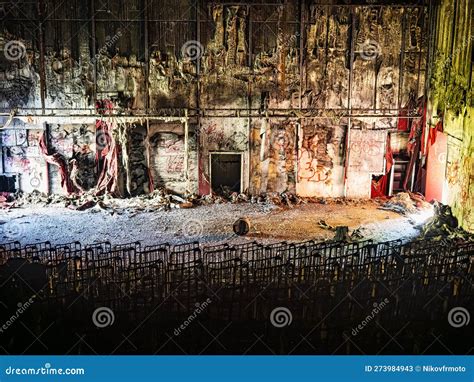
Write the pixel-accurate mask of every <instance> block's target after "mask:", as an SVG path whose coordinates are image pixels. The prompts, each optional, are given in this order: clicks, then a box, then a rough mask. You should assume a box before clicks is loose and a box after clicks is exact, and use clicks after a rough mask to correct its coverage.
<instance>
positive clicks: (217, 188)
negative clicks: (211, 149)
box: [211, 153, 242, 194]
mask: <svg viewBox="0 0 474 382" xmlns="http://www.w3.org/2000/svg"><path fill="white" fill-rule="evenodd" d="M241 174H242V154H234V153H229V154H223V153H218V154H214V153H213V154H211V188H212V191H213V192H214V193H216V194H224V193H229V192H241V177H242V176H241Z"/></svg>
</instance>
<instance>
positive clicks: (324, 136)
mask: <svg viewBox="0 0 474 382" xmlns="http://www.w3.org/2000/svg"><path fill="white" fill-rule="evenodd" d="M302 130H303V132H302V133H303V137H302V139H301V145H300V148H299V150H298V181H299V182H301V181H307V182H328V181H330V178H331V171H332V168H333V159H332V158H331V156H330V154H329V151H328V145H330V144H332V139H333V129H332V127H328V126H325V125H319V124H315V125H306V126H304V127H303V129H302Z"/></svg>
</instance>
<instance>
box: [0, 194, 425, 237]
mask: <svg viewBox="0 0 474 382" xmlns="http://www.w3.org/2000/svg"><path fill="white" fill-rule="evenodd" d="M378 207H379V205H378V204H376V203H374V202H372V201H359V202H357V203H356V204H351V205H347V204H339V203H326V204H321V203H304V204H299V205H297V206H293V207H286V206H285V207H281V206H275V205H267V204H264V205H262V204H251V203H237V204H233V203H223V204H209V205H200V206H195V207H194V208H189V209H171V210H169V211H152V212H146V211H136V210H133V209H122V210H104V209H100V208H98V207H95V208H91V209H88V210H86V211H76V210H70V209H68V208H65V207H58V206H45V207H40V206H26V207H21V208H13V209H10V210H0V241H1V242H8V241H19V242H20V243H21V244H22V245H25V244H34V243H38V242H44V241H49V242H51V244H54V245H57V244H62V243H68V242H72V241H80V242H81V243H82V244H90V243H94V242H103V241H110V242H111V243H112V244H121V243H127V242H133V241H140V242H141V243H142V244H144V245H151V244H157V243H163V242H169V243H171V244H175V243H183V242H189V241H193V240H199V241H201V242H206V243H217V242H222V241H226V242H234V243H236V242H239V243H240V242H244V241H246V240H258V241H261V242H273V241H282V240H288V241H301V240H308V239H318V240H319V239H321V240H324V239H331V238H333V237H334V231H332V230H331V229H328V228H327V227H326V228H324V227H323V226H321V224H319V223H320V222H321V221H323V222H324V223H325V224H327V226H338V225H347V226H348V227H349V233H350V234H351V233H352V232H353V231H354V230H356V229H359V230H358V231H359V233H360V234H362V236H363V238H364V239H374V240H376V241H385V240H394V239H403V240H410V239H413V238H415V237H416V236H418V235H419V233H420V228H421V226H422V224H423V222H424V221H425V220H426V219H427V218H428V217H429V216H430V211H429V210H422V211H417V212H415V213H411V214H407V215H400V214H398V213H396V212H392V211H386V210H381V209H378ZM238 218H247V219H248V220H249V221H250V224H251V229H250V232H249V234H248V235H246V236H245V237H238V236H236V235H234V233H233V230H232V225H233V223H234V222H235V220H236V219H238ZM323 225H324V224H323Z"/></svg>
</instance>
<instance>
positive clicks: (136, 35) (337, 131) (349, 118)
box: [0, 0, 428, 197]
mask: <svg viewBox="0 0 474 382" xmlns="http://www.w3.org/2000/svg"><path fill="white" fill-rule="evenodd" d="M45 1H46V0H45ZM46 2H47V3H48V1H46ZM73 3H74V1H73ZM149 3H151V5H152V6H151V7H150V8H149V9H148V10H147V12H148V19H149V20H150V21H149V22H148V23H146V22H145V20H144V19H143V16H142V15H143V12H142V13H140V12H138V11H139V10H140V7H141V5H140V4H139V2H136V4H135V2H127V5H123V4H122V3H121V2H119V1H115V0H114V1H110V2H108V4H109V6H110V7H111V9H113V10H114V12H113V14H114V15H115V17H116V18H117V20H112V19H111V20H108V18H110V17H111V16H110V12H109V13H107V12H106V10H104V9H95V10H92V9H88V6H85V5H84V4H83V3H81V6H78V7H77V9H75V8H74V7H73V8H74V9H73V11H71V7H70V6H68V7H65V6H61V5H60V6H55V7H53V8H54V9H55V21H48V22H46V23H45V24H44V25H43V31H44V38H43V41H41V39H40V40H39V41H40V44H39V46H38V37H41V36H36V35H31V34H30V32H28V31H25V30H23V29H21V28H19V27H18V22H15V17H19V16H21V15H15V9H12V10H11V12H12V15H11V17H10V18H8V21H7V22H6V30H7V32H6V33H5V34H4V35H3V36H2V42H3V44H0V45H2V46H0V48H3V47H4V46H5V44H7V43H8V42H11V41H15V42H16V44H17V45H18V46H19V47H20V48H23V47H24V48H25V51H24V55H21V56H20V57H19V58H18V59H16V60H9V59H6V60H1V62H0V65H1V68H0V69H2V70H3V72H2V71H0V74H1V73H4V74H3V76H4V77H5V80H6V81H5V85H4V86H3V88H0V108H1V109H2V110H3V111H5V112H6V113H8V112H10V110H12V109H14V108H15V109H17V110H19V113H23V114H25V115H28V114H32V115H40V114H42V108H43V107H44V108H45V110H46V111H45V113H46V114H48V113H49V111H47V110H49V109H54V111H53V112H51V113H54V115H56V116H62V117H63V121H65V122H66V123H67V125H61V124H60V123H57V122H54V121H48V120H45V122H48V123H49V124H50V125H51V128H50V132H49V133H50V135H52V136H51V139H50V142H49V144H50V146H51V149H52V150H56V151H57V152H59V153H61V154H63V155H64V157H65V158H66V160H67V161H70V160H71V159H72V158H73V156H74V155H72V153H76V150H80V146H81V145H83V143H82V142H81V139H82V138H83V140H86V138H87V137H88V136H89V135H90V133H93V131H92V130H90V129H88V130H87V134H86V136H84V137H82V138H80V137H78V136H76V135H75V134H72V135H71V133H70V129H71V128H70V126H69V125H71V124H74V125H81V124H80V123H79V122H78V121H77V119H74V118H73V119H72V120H69V121H68V118H69V117H68V116H71V115H72V116H77V115H81V116H83V115H95V116H97V117H98V119H99V116H98V111H97V110H95V101H96V100H103V99H106V100H109V101H111V102H112V103H113V105H114V113H115V114H120V115H127V116H128V118H129V120H128V121H127V122H123V120H120V119H117V120H114V123H115V122H116V123H119V124H121V126H122V127H121V129H122V128H123V129H125V130H126V131H127V133H126V134H125V136H126V142H127V144H125V143H124V142H122V146H123V147H122V149H124V148H126V150H127V152H124V153H123V154H127V155H125V156H124V157H125V158H126V161H128V160H130V162H131V163H129V162H126V163H123V166H125V167H126V172H127V173H129V174H131V175H130V176H131V180H129V181H128V183H127V184H128V186H129V187H131V188H132V190H131V191H130V193H132V194H134V193H140V192H148V191H149V187H148V185H147V184H146V183H147V182H148V180H147V179H143V178H144V175H143V174H144V173H149V174H151V176H152V177H153V178H154V182H155V185H156V186H164V187H167V188H169V189H171V190H173V191H175V192H179V193H184V192H199V193H202V194H205V193H208V192H210V186H209V181H210V179H209V176H210V174H209V154H210V153H212V152H242V153H243V156H244V168H243V180H244V184H243V188H244V189H245V190H249V191H250V192H252V193H261V192H296V193H298V194H300V195H304V196H343V195H346V196H349V197H368V196H369V195H370V185H371V175H372V174H380V173H383V171H384V166H383V156H384V152H385V142H386V141H385V137H386V134H387V131H391V130H395V129H396V126H397V116H398V112H399V109H400V108H402V107H404V106H405V105H406V103H407V102H408V99H409V96H410V94H412V95H414V97H415V98H416V97H417V96H421V95H423V92H424V76H425V67H426V57H427V36H428V33H427V28H428V18H427V7H426V6H386V5H383V2H381V4H380V6H378V5H377V4H374V2H373V1H371V2H370V3H367V4H366V5H359V6H350V4H348V2H346V1H341V2H340V4H339V6H337V5H334V6H325V5H321V4H323V3H324V4H326V2H324V1H305V2H303V1H300V2H293V1H286V2H285V3H284V4H282V5H276V4H275V5H258V4H255V5H250V6H249V7H247V6H236V5H232V6H222V5H216V4H215V3H212V2H207V1H204V2H202V3H201V4H200V6H199V9H195V8H194V5H195V2H192V1H185V0H182V1H171V0H169V1H165V2H163V1H161V3H160V6H159V7H158V6H153V4H154V2H153V1H152V0H150V2H149ZM69 5H71V4H69ZM97 6H98V7H99V8H100V7H103V5H97ZM25 7H26V10H25V12H26V13H28V12H29V11H28V5H26V4H25ZM34 11H35V10H31V13H32V15H34V14H35V12H34ZM89 14H94V15H95V19H94V20H92V21H89V19H90V17H88V15H89ZM69 18H70V19H74V20H76V21H69V22H68V19H69ZM121 19H123V20H127V21H126V24H124V23H123V22H120V20H121ZM177 19H178V20H180V22H174V21H169V22H168V21H164V20H177ZM33 20H34V19H33ZM77 20H84V21H83V22H82V23H81V21H77ZM86 20H87V22H86ZM130 20H132V21H130ZM157 20H161V21H157ZM91 23H92V24H93V26H94V28H92V26H91ZM124 25H126V26H127V27H124ZM79 26H80V28H79ZM198 26H199V27H198ZM145 30H146V33H145ZM90 37H92V38H93V39H95V41H94V42H95V43H94V44H91V43H90ZM42 49H43V50H44V52H45V56H44V60H43V59H42V56H41V51H42ZM18 67H20V70H17V69H18ZM12 88H13V89H15V91H14V92H12V91H11V89H12ZM43 91H44V94H43ZM12 94H17V95H18V96H13V95H12ZM32 108H34V109H35V110H32ZM159 116H163V117H164V118H163V120H162V121H161V122H160V119H159V118H158V117H159ZM166 116H168V117H174V118H171V119H169V118H168V119H167V118H165V117H166ZM147 117H152V119H150V120H148V121H147ZM100 118H108V117H107V116H100ZM110 118H111V117H110ZM134 118H135V119H134ZM182 118H188V119H187V123H188V135H187V136H186V134H185V131H184V122H183V119H182ZM121 121H122V122H121ZM62 123H64V122H62ZM147 123H148V124H149V125H150V126H152V125H160V124H161V125H162V127H163V128H162V129H160V128H156V129H155V128H154V127H152V128H151V129H149V130H146V129H145V130H143V129H144V126H145V125H146V124H147ZM173 124H174V126H173V127H171V126H170V125H173ZM89 125H92V128H93V124H91V123H89ZM61 126H62V127H61ZM137 126H141V127H137ZM168 128H169V129H168ZM168 130H169V131H168ZM79 131H80V130H79ZM143 134H144V135H143ZM122 138H123V139H125V138H124V137H122ZM140 142H144V143H143V150H142V152H141V153H140V148H139V147H140ZM71 146H72V147H71ZM186 146H187V147H186ZM90 153H92V154H93V153H94V151H93V150H92V151H90ZM130 153H132V155H129V154H130ZM144 153H145V154H146V155H145V154H144ZM50 170H51V172H52V173H51V176H50V183H51V186H50V191H51V192H59V187H58V183H57V182H58V177H57V176H56V175H55V173H54V168H52V169H50ZM79 171H80V172H81V175H80V176H81V177H82V178H88V177H89V175H87V174H89V173H91V172H92V171H91V168H89V166H88V165H87V164H86V162H85V161H84V162H82V163H81V165H80V169H79ZM145 178H146V177H145ZM137 179H139V180H137ZM25 190H26V189H25Z"/></svg>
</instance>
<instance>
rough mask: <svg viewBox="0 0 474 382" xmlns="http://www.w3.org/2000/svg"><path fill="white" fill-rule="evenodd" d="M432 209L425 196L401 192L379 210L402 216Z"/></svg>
mask: <svg viewBox="0 0 474 382" xmlns="http://www.w3.org/2000/svg"><path fill="white" fill-rule="evenodd" d="M426 208H431V204H430V203H428V202H427V201H426V200H425V198H424V196H423V195H421V194H416V193H413V192H400V193H398V194H396V195H394V196H393V197H392V198H390V199H389V200H388V201H387V202H385V203H384V204H382V205H381V206H380V207H379V209H381V210H387V211H393V212H397V213H399V214H402V215H407V214H413V213H416V212H417V211H419V210H422V209H426Z"/></svg>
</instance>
